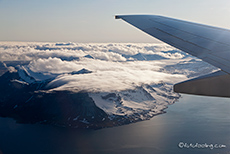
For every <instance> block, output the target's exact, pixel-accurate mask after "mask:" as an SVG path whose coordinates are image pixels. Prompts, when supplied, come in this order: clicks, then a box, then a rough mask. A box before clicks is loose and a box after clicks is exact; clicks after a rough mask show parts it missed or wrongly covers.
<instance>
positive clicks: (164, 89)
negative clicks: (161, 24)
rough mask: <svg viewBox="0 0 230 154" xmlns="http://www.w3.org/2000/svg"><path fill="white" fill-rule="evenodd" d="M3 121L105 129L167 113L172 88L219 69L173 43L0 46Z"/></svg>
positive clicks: (13, 44) (174, 94) (173, 96)
mask: <svg viewBox="0 0 230 154" xmlns="http://www.w3.org/2000/svg"><path fill="white" fill-rule="evenodd" d="M0 50H1V51H2V52H0V55H1V56H0V60H1V61H2V62H1V64H0V73H1V74H0V85H1V86H0V93H1V95H0V116H3V117H12V118H14V119H15V120H17V121H18V122H21V123H37V122H38V123H46V124H53V125H58V126H63V127H73V128H104V127H110V126H118V125H123V124H128V123H132V122H137V121H141V120H147V119H150V118H152V117H153V116H155V115H157V114H161V113H164V112H165V111H164V109H166V108H167V106H168V105H170V104H173V103H174V102H175V101H176V100H177V99H179V97H180V95H179V94H177V93H174V92H173V90H172V85H173V84H174V83H176V82H179V81H183V80H185V79H187V78H189V77H193V76H196V75H200V74H201V73H209V72H212V71H214V70H216V68H214V67H211V66H210V65H208V64H206V63H204V62H202V61H200V60H197V59H195V58H193V57H191V56H189V55H187V54H185V53H183V52H181V51H178V50H175V49H174V48H172V47H170V46H167V45H154V44H75V43H56V44H55V43H53V44H52V43H46V44H42V43H21V44H20V43H0Z"/></svg>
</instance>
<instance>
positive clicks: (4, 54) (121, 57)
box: [0, 42, 214, 92]
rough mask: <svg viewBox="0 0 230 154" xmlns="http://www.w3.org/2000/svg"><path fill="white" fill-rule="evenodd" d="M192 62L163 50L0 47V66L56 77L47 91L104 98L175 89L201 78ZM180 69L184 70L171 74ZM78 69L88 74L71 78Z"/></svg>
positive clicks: (110, 45)
mask: <svg viewBox="0 0 230 154" xmlns="http://www.w3.org/2000/svg"><path fill="white" fill-rule="evenodd" d="M191 59H195V58H194V57H191V56H189V55H188V54H186V53H184V52H181V51H179V50H176V49H175V48H173V47H171V46H168V45H166V44H132V43H105V44H103V43H102V44H95V43H92V44H86V43H85V44H76V43H26V42H22V43H14V42H1V43H0V60H1V61H3V62H4V61H29V64H28V65H27V66H26V67H25V69H27V70H26V71H27V72H33V73H32V74H33V75H36V74H38V73H40V74H42V75H43V76H47V75H48V76H49V75H50V74H52V75H51V76H50V77H54V76H55V77H56V78H55V79H54V80H53V81H52V82H50V83H49V85H48V87H47V88H50V89H53V88H54V89H53V90H85V91H90V92H105V91H119V90H125V89H132V88H135V87H136V86H140V85H142V84H152V83H158V82H160V81H164V82H167V83H170V84H173V83H175V82H178V81H182V80H184V79H186V78H187V77H189V74H191V73H193V75H192V76H195V75H199V74H200V73H199V72H196V71H197V70H194V69H197V68H195V67H193V65H191V66H190V65H189V62H188V61H189V60H191ZM193 63H202V65H204V66H206V67H207V68H210V69H208V71H206V73H209V72H210V71H212V70H213V69H214V68H212V67H210V66H209V65H207V64H206V63H204V62H200V61H196V60H195V61H193ZM190 64H191V62H190ZM179 65H180V66H182V65H183V66H185V67H180V70H179V69H177V70H175V69H176V67H174V66H177V67H178V66H179ZM186 66H187V70H185V69H186ZM194 66H195V65H194ZM196 67H197V66H196ZM199 68H200V67H199ZM81 69H86V70H89V71H91V72H92V73H88V74H73V73H71V72H74V71H75V72H76V71H79V70H81ZM172 71H173V72H172ZM185 72H186V73H185ZM194 74H195V75H194ZM35 78H38V76H36V77H35ZM45 78H46V79H47V78H48V77H45Z"/></svg>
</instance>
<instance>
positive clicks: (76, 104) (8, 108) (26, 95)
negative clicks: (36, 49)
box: [0, 71, 111, 128]
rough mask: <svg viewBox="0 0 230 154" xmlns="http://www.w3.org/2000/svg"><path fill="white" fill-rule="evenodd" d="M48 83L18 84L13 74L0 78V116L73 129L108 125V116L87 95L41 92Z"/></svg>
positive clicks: (18, 78)
mask: <svg viewBox="0 0 230 154" xmlns="http://www.w3.org/2000/svg"><path fill="white" fill-rule="evenodd" d="M48 83H49V81H44V82H34V83H31V84H28V83H25V82H21V81H20V77H19V75H18V73H17V72H9V71H8V72H6V73H5V74H3V75H2V76H0V85H1V86H0V116H2V117H12V118H14V119H15V120H16V121H17V122H20V123H37V122H39V123H47V124H54V125H59V126H63V127H74V128H102V127H107V126H108V125H110V123H111V122H110V120H109V119H108V115H107V114H106V113H105V112H104V111H103V110H101V109H100V108H98V107H97V106H96V105H95V103H94V101H93V99H92V98H90V97H89V95H88V93H87V92H77V93H74V92H71V91H52V92H49V91H47V90H44V89H45V88H44V87H45V86H46V85H47V84H48Z"/></svg>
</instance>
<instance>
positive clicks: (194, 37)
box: [115, 15, 230, 97]
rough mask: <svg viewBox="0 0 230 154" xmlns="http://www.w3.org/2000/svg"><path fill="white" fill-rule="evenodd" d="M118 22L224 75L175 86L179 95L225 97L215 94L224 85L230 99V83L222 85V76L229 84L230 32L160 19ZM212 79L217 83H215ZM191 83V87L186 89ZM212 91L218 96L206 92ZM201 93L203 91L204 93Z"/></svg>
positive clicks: (142, 17) (139, 17) (148, 17)
mask: <svg viewBox="0 0 230 154" xmlns="http://www.w3.org/2000/svg"><path fill="white" fill-rule="evenodd" d="M115 18H116V19H123V20H124V21H126V22H128V23H130V24H131V25H133V26H135V27H137V28H139V29H140V30H142V31H144V32H146V33H147V34H149V35H151V36H153V37H155V38H157V39H159V40H161V41H163V42H165V43H167V44H169V45H171V46H173V47H176V48H178V49H180V50H182V51H184V52H187V53H189V54H191V55H193V56H195V57H198V58H200V59H202V60H203V61H206V62H208V63H210V64H212V65H213V66H216V67H218V68H220V69H221V70H222V71H221V73H217V74H214V75H211V78H212V80H211V81H209V80H210V75H209V76H208V77H207V78H205V77H202V79H200V78H198V79H192V81H185V82H183V83H179V84H176V85H175V86H174V90H175V91H176V92H182V93H190V94H198V95H209V96H222V94H219V93H218V94H217V92H216V91H218V90H221V87H220V85H221V86H224V90H225V91H227V92H225V93H226V94H224V95H223V96H224V97H230V88H227V89H226V84H229V85H228V87H230V82H229V83H226V82H225V81H224V82H222V83H219V80H220V76H221V77H222V78H223V76H225V77H224V78H225V79H226V81H230V75H229V74H230V30H228V29H224V28H217V27H213V26H207V25H203V24H197V23H193V22H188V21H183V20H178V19H173V18H168V17H163V16H157V15H118V16H116V17H115ZM213 78H214V79H215V80H214V81H213ZM216 79H217V80H216ZM198 80H199V81H200V80H201V81H202V82H199V83H197V85H196V84H195V83H194V81H195V82H197V81H198ZM203 80H205V81H206V82H207V83H206V84H208V87H207V85H202V84H201V83H203ZM221 80H222V79H221ZM188 82H189V83H190V84H189V85H187V84H188ZM210 82H212V83H210ZM181 84H183V86H181ZM209 84H210V86H209ZM212 84H213V85H212ZM185 85H186V86H185ZM201 85H202V86H205V88H202V87H200V86H201ZM187 86H192V89H194V88H193V87H194V86H196V87H195V89H196V90H192V91H191V88H188V87H187ZM218 87H220V89H218ZM210 88H216V89H217V90H215V92H206V91H208V89H210ZM200 89H203V90H202V91H201V90H200ZM222 89H223V88H222ZM221 91H223V90H221Z"/></svg>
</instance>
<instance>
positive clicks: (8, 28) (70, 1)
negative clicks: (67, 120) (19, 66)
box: [0, 0, 230, 42]
mask: <svg viewBox="0 0 230 154" xmlns="http://www.w3.org/2000/svg"><path fill="white" fill-rule="evenodd" d="M229 8H230V1H228V0H218V1H217V0H189V1H184V0H160V1H159V0H65V1H63V0H62V1H61V0H20V1H19V0H0V21H1V24H0V41H42V42H45V41H49V42H68V41H71V42H155V39H153V38H152V37H150V36H148V35H147V34H144V33H143V32H141V31H139V30H137V29H136V28H133V27H132V26H130V25H128V24H127V23H125V22H123V21H121V20H115V19H114V15H116V14H157V15H164V16H169V17H174V18H179V19H184V20H189V21H193V22H199V23H204V24H209V25H213V26H218V27H223V28H229V25H230V9H229Z"/></svg>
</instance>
